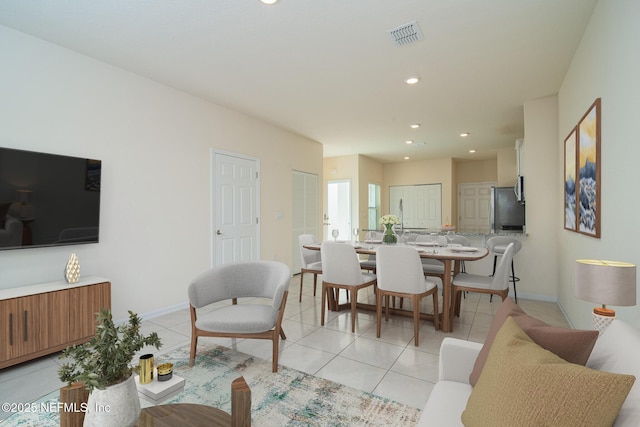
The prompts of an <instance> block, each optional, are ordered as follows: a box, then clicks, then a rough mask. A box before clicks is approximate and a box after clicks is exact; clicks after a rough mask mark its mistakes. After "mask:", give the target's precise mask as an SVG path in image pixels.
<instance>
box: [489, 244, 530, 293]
mask: <svg viewBox="0 0 640 427" xmlns="http://www.w3.org/2000/svg"><path fill="white" fill-rule="evenodd" d="M509 243H513V257H514V258H515V256H516V254H517V253H518V252H519V251H520V249H522V242H521V241H520V240H518V239H516V238H515V237H507V236H496V237H491V238H490V239H488V240H487V249H489V253H491V254H493V271H492V272H491V277H493V275H494V274H496V262H497V260H498V256H502V255H504V251H505V250H506V249H507V246H509ZM509 279H511V281H512V282H513V295H514V300H515V302H516V304H517V303H518V291H517V290H516V282H519V281H520V278H519V277H517V276H516V273H515V269H514V266H513V258H511V276H510V277H509ZM492 297H493V296H492Z"/></svg>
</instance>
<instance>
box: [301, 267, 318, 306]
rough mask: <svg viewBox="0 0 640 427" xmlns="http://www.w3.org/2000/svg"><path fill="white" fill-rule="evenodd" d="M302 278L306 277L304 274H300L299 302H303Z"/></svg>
mask: <svg viewBox="0 0 640 427" xmlns="http://www.w3.org/2000/svg"><path fill="white" fill-rule="evenodd" d="M302 276H304V273H303V272H300V297H299V298H298V302H302ZM314 295H315V293H314Z"/></svg>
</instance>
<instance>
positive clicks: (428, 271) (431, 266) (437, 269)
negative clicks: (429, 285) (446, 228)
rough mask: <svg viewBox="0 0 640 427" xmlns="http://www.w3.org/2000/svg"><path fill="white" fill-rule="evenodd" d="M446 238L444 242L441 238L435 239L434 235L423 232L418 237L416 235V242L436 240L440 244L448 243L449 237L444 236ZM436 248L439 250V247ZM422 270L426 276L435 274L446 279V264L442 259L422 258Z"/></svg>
mask: <svg viewBox="0 0 640 427" xmlns="http://www.w3.org/2000/svg"><path fill="white" fill-rule="evenodd" d="M442 237H444V236H442ZM444 239H445V241H444V242H441V241H440V240H439V239H436V240H435V241H434V240H433V237H432V236H430V235H429V234H421V235H419V236H418V237H416V243H419V242H434V243H437V244H438V245H440V244H442V243H444V245H446V239H447V238H446V237H444ZM429 249H431V248H429ZM434 249H435V250H437V248H434ZM422 272H423V273H424V275H425V276H434V277H438V278H440V280H444V264H443V263H442V262H441V261H438V260H437V259H431V258H422ZM449 274H451V273H449Z"/></svg>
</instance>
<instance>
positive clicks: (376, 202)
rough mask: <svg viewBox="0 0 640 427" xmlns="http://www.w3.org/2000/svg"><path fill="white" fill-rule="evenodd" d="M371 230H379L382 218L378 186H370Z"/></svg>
mask: <svg viewBox="0 0 640 427" xmlns="http://www.w3.org/2000/svg"><path fill="white" fill-rule="evenodd" d="M368 211H369V212H368V214H369V224H368V226H369V229H370V230H377V229H378V228H379V226H378V218H379V217H380V186H379V185H378V184H369V203H368Z"/></svg>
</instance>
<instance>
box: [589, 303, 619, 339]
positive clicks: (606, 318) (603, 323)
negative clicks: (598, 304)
mask: <svg viewBox="0 0 640 427" xmlns="http://www.w3.org/2000/svg"><path fill="white" fill-rule="evenodd" d="M615 318H616V312H615V311H614V310H610V309H608V308H594V309H593V314H592V322H593V329H595V330H596V331H598V333H599V335H602V334H603V333H604V331H605V330H606V329H607V328H608V327H609V325H610V324H611V322H613V321H614V320H615Z"/></svg>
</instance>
